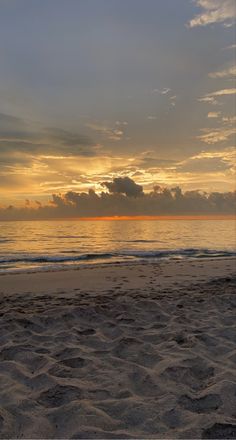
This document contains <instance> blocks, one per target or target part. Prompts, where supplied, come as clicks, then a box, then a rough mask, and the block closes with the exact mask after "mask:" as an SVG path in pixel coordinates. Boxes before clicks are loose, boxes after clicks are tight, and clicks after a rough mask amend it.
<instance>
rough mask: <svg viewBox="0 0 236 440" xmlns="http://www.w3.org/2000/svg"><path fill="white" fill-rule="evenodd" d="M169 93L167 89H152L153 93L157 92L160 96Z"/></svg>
mask: <svg viewBox="0 0 236 440" xmlns="http://www.w3.org/2000/svg"><path fill="white" fill-rule="evenodd" d="M170 91H171V89H169V87H165V88H164V89H162V90H161V89H153V92H157V93H160V94H161V95H166V94H167V93H169V92H170Z"/></svg>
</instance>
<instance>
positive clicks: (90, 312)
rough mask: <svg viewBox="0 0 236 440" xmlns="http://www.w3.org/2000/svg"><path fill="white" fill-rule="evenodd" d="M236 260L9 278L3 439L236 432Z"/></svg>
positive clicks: (3, 306) (2, 327) (2, 324)
mask: <svg viewBox="0 0 236 440" xmlns="http://www.w3.org/2000/svg"><path fill="white" fill-rule="evenodd" d="M235 285H236V278H235V261H234V260H233V259H228V260H226V259H225V260H224V259H220V260H217V261H216V260H213V259H212V260H207V261H203V260H199V261H195V262H193V261H192V262H191V261H189V262H183V261H174V262H172V263H168V262H162V263H161V264H158V263H151V262H150V263H148V264H140V263H139V264H131V263H130V264H129V265H127V264H110V265H109V264H108V265H101V266H87V267H86V266H85V267H81V268H80V269H79V270H74V271H71V270H70V271H65V272H47V273H31V274H14V275H4V276H0V311H1V313H0V407H1V408H0V438H73V439H76V438H78V439H79V438H80V439H81V438H135V439H141V438H155V439H158V438H161V439H162V438H163V439H164V438H165V439H167V438H168V439H170V438H171V439H179V438H183V439H185V438H186V439H187V438H236V368H235V363H236V343H235V341H236V314H235V310H236V296H235Z"/></svg>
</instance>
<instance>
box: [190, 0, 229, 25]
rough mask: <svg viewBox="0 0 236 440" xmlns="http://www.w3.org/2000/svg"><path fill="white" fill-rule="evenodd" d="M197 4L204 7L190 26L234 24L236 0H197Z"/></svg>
mask: <svg viewBox="0 0 236 440" xmlns="http://www.w3.org/2000/svg"><path fill="white" fill-rule="evenodd" d="M195 4H196V5H197V6H199V7H200V8H202V9H203V11H202V12H201V13H200V14H198V15H196V16H195V17H194V18H193V19H192V20H190V21H189V23H188V26H189V27H190V28H193V27H196V26H207V25H209V24H213V23H222V24H224V25H225V26H232V25H233V24H234V22H235V18H236V7H235V0H196V1H195Z"/></svg>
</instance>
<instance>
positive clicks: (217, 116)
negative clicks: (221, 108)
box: [207, 112, 221, 119]
mask: <svg viewBox="0 0 236 440" xmlns="http://www.w3.org/2000/svg"><path fill="white" fill-rule="evenodd" d="M220 114H221V112H209V113H208V114H207V117H208V118H210V119H211V118H219V116H220Z"/></svg>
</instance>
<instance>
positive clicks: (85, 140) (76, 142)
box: [0, 113, 97, 156]
mask: <svg viewBox="0 0 236 440" xmlns="http://www.w3.org/2000/svg"><path fill="white" fill-rule="evenodd" d="M0 147H1V151H0V155H1V154H2V153H4V152H5V153H9V155H11V154H12V153H13V152H21V153H25V154H26V155H30V156H32V155H42V154H47V155H49V154H51V155H52V154H54V155H55V156H56V155H57V156H60V155H63V156H77V155H78V156H91V155H92V156H93V155H95V154H96V148H97V145H96V144H95V142H94V141H93V140H92V139H90V138H89V137H88V136H86V135H82V134H79V133H75V132H72V131H68V130H63V129H61V128H51V127H49V128H48V127H42V126H41V125H39V124H36V123H32V122H31V121H25V120H24V119H21V118H17V117H14V116H11V115H7V114H3V113H0Z"/></svg>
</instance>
